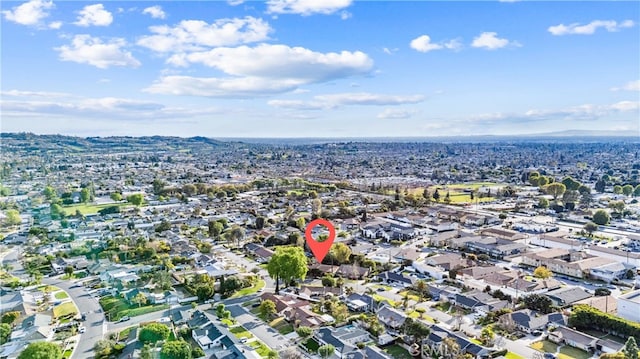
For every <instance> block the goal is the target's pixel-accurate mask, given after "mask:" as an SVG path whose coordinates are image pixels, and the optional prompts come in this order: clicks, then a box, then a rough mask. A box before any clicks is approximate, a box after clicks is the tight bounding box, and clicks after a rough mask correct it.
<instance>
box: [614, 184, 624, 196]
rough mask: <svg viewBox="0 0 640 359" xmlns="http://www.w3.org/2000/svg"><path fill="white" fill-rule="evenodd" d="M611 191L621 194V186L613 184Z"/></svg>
mask: <svg viewBox="0 0 640 359" xmlns="http://www.w3.org/2000/svg"><path fill="white" fill-rule="evenodd" d="M613 193H615V194H622V186H620V185H619V184H617V185H615V186H613Z"/></svg>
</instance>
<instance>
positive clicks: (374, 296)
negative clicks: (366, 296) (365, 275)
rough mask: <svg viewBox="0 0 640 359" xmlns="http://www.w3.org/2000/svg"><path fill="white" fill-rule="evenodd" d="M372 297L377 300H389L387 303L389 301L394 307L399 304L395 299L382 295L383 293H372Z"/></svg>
mask: <svg viewBox="0 0 640 359" xmlns="http://www.w3.org/2000/svg"><path fill="white" fill-rule="evenodd" d="M371 297H373V299H374V300H375V301H376V302H387V303H389V305H390V306H392V307H396V306H397V305H398V304H397V303H396V302H394V301H393V300H391V299H388V298H385V297H383V296H381V295H378V294H373V295H371Z"/></svg>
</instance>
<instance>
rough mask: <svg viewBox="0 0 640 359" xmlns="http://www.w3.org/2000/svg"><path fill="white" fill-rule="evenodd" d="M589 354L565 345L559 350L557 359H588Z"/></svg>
mask: <svg viewBox="0 0 640 359" xmlns="http://www.w3.org/2000/svg"><path fill="white" fill-rule="evenodd" d="M589 358H591V354H589V353H587V352H585V351H584V350H581V349H578V348H574V347H571V346H568V345H565V346H563V347H561V348H560V353H558V359H589Z"/></svg>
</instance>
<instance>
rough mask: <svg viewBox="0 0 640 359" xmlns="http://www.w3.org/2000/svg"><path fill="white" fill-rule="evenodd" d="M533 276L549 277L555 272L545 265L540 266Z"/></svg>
mask: <svg viewBox="0 0 640 359" xmlns="http://www.w3.org/2000/svg"><path fill="white" fill-rule="evenodd" d="M533 276H534V277H536V278H542V279H547V278H551V276H553V272H551V270H549V269H548V268H547V267H545V266H539V267H538V268H536V269H535V270H534V271H533Z"/></svg>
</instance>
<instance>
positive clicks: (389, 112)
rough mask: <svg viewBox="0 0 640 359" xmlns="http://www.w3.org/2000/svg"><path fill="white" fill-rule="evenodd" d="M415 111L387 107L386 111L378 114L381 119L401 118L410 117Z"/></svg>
mask: <svg viewBox="0 0 640 359" xmlns="http://www.w3.org/2000/svg"><path fill="white" fill-rule="evenodd" d="M413 113H414V112H413V111H407V110H400V109H394V108H386V109H385V110H384V111H382V112H380V113H379V114H378V116H377V117H378V118H379V119H385V120H386V119H392V120H400V119H405V118H409V117H411V116H412V115H413Z"/></svg>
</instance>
